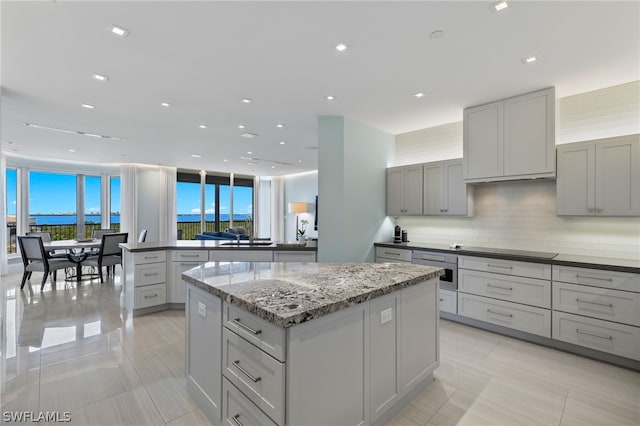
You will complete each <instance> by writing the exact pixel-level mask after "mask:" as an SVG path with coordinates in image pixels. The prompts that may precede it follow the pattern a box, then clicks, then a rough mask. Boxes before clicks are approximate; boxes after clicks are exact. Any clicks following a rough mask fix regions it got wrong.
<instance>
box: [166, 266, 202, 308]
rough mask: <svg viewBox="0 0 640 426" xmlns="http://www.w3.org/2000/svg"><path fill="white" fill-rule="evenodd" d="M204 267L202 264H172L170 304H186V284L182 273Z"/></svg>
mask: <svg viewBox="0 0 640 426" xmlns="http://www.w3.org/2000/svg"><path fill="white" fill-rule="evenodd" d="M198 265H202V262H171V269H172V275H171V282H170V285H169V294H168V299H169V303H185V294H186V283H185V282H184V280H183V279H182V273H183V272H185V271H188V270H189V269H191V268H195V267H196V266H198Z"/></svg>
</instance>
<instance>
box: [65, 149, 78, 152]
mask: <svg viewBox="0 0 640 426" xmlns="http://www.w3.org/2000/svg"><path fill="white" fill-rule="evenodd" d="M67 151H68V152H76V150H75V149H73V148H69V149H68V150H67Z"/></svg>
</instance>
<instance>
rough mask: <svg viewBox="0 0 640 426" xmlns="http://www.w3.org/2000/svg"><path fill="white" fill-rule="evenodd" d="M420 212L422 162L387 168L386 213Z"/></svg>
mask: <svg viewBox="0 0 640 426" xmlns="http://www.w3.org/2000/svg"><path fill="white" fill-rule="evenodd" d="M421 214H422V164H419V165H413V166H402V167H391V168H389V169H387V215H389V216H403V215H421Z"/></svg>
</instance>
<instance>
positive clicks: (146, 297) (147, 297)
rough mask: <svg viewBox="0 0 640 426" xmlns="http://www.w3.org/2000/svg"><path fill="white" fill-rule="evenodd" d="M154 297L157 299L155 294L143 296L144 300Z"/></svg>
mask: <svg viewBox="0 0 640 426" xmlns="http://www.w3.org/2000/svg"><path fill="white" fill-rule="evenodd" d="M154 297H158V295H157V294H154V295H151V296H144V298H145V299H153V298H154Z"/></svg>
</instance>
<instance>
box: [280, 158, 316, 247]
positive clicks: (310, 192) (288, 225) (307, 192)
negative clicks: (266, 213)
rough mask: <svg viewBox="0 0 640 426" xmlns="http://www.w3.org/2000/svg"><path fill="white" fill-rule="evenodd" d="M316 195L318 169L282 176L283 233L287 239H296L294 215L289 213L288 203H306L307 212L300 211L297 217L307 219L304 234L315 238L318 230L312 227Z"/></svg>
mask: <svg viewBox="0 0 640 426" xmlns="http://www.w3.org/2000/svg"><path fill="white" fill-rule="evenodd" d="M316 195H318V171H317V170H315V171H313V172H308V173H297V174H294V175H288V176H285V177H284V211H285V217H284V233H285V239H286V240H287V241H294V240H295V239H296V215H295V213H289V211H288V209H287V206H288V203H297V202H299V203H307V213H301V214H299V215H298V216H299V217H298V219H299V220H300V221H301V220H303V219H304V220H308V221H309V224H308V225H307V226H306V233H305V235H306V236H307V238H317V237H318V232H317V231H314V229H313V221H314V219H315V208H316Z"/></svg>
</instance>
